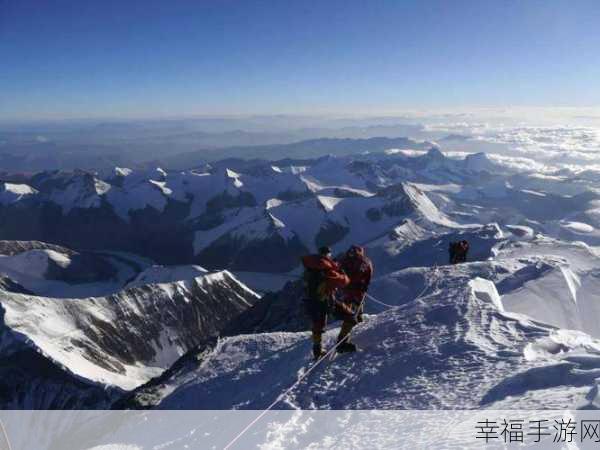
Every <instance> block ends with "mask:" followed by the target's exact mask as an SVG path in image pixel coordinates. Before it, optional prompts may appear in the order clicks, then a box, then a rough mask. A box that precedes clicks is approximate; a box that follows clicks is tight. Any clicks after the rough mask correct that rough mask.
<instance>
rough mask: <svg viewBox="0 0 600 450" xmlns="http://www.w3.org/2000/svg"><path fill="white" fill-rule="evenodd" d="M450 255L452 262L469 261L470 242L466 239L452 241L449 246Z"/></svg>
mask: <svg viewBox="0 0 600 450" xmlns="http://www.w3.org/2000/svg"><path fill="white" fill-rule="evenodd" d="M448 253H449V256H450V264H460V263H464V262H467V254H468V253H469V243H468V242H467V241H465V240H462V241H458V242H450V246H449V247H448Z"/></svg>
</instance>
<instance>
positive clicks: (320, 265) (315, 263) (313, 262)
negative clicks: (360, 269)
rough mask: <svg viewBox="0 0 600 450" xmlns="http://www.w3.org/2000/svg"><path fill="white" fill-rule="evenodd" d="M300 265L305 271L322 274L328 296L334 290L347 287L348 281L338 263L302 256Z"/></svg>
mask: <svg viewBox="0 0 600 450" xmlns="http://www.w3.org/2000/svg"><path fill="white" fill-rule="evenodd" d="M302 264H303V265H304V267H306V268H307V269H310V270H318V271H320V272H321V273H322V276H323V281H324V283H325V289H326V291H327V294H328V295H333V293H334V292H335V290H336V289H338V288H342V287H344V286H347V285H348V284H349V283H350V279H349V278H348V277H347V276H346V274H345V273H344V272H342V270H341V269H340V266H339V265H338V263H336V262H335V261H334V260H333V259H331V258H328V257H326V256H321V255H308V256H303V257H302Z"/></svg>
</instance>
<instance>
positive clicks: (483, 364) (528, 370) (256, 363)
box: [126, 259, 600, 409]
mask: <svg viewBox="0 0 600 450" xmlns="http://www.w3.org/2000/svg"><path fill="white" fill-rule="evenodd" d="M522 266H527V264H524V263H522V262H519V261H518V260H510V259H508V260H506V261H502V262H481V263H471V264H465V265H461V266H444V267H438V268H434V269H417V268H412V269H406V270H403V271H400V272H396V273H393V274H390V275H388V276H386V277H384V278H385V279H379V280H377V281H376V282H375V283H374V286H373V293H374V294H375V295H376V296H377V297H378V298H379V299H381V300H383V301H385V302H388V303H390V304H392V305H394V304H396V305H399V306H396V307H394V308H391V309H388V310H386V311H382V312H380V313H379V314H377V315H369V316H368V317H367V320H366V321H365V322H364V323H363V324H361V325H359V326H358V327H357V329H356V330H355V333H354V341H355V342H356V344H357V345H358V346H359V347H360V348H361V349H362V350H363V351H361V352H359V353H356V354H350V355H343V356H338V357H337V358H336V359H335V360H334V361H332V362H329V361H327V362H324V363H323V365H322V367H320V368H318V369H316V371H315V372H314V373H311V374H310V375H309V376H308V378H307V379H306V381H305V382H303V383H301V384H300V385H299V386H298V387H297V388H296V389H294V390H293V391H292V393H291V394H290V395H289V396H288V397H287V398H286V399H285V400H284V401H283V402H281V403H280V404H278V406H277V408H302V409H348V408H349V409H374V408H375V409H404V408H408V409H440V408H443V409H469V408H492V409H494V408H499V407H503V408H504V407H510V408H517V407H518V408H540V407H545V408H551V407H554V408H566V407H575V406H581V405H584V404H587V403H589V402H588V401H587V400H586V396H588V395H589V392H590V391H591V389H592V388H593V385H594V380H595V378H596V377H597V376H598V375H597V373H598V368H599V367H600V358H599V356H600V342H598V341H595V340H593V339H592V338H591V337H589V336H588V335H585V334H584V333H582V332H578V331H567V330H556V329H555V328H554V327H552V326H550V325H545V324H543V323H542V322H540V321H538V320H535V319H532V318H530V317H527V316H525V315H522V314H515V313H512V312H505V311H504V299H503V297H501V296H500V295H499V293H498V291H497V289H496V287H495V283H500V282H501V281H502V280H504V279H505V278H507V277H508V276H510V275H511V273H512V272H511V269H512V268H514V267H522ZM338 331H339V329H338V328H332V329H331V330H330V331H328V332H327V335H326V336H327V337H326V342H327V345H332V343H333V342H334V339H335V336H336V334H337V332H338ZM309 336H310V335H309V333H308V332H296V333H291V332H274V333H264V334H252V335H239V336H235V337H229V338H225V339H222V340H219V341H218V342H217V343H216V344H214V345H212V346H208V347H201V348H199V349H198V350H197V352H196V353H195V354H191V355H189V356H187V357H184V358H182V360H180V361H179V362H178V363H177V365H176V366H174V368H173V369H172V370H171V371H169V373H168V374H167V376H164V377H161V378H160V379H158V380H155V381H153V382H151V383H149V384H148V385H146V386H143V387H142V388H140V389H138V390H137V391H135V394H134V395H133V396H132V397H129V399H128V403H126V405H128V406H129V407H132V406H133V407H148V406H152V407H157V408H161V409H190V408H191V409H195V408H201V409H229V408H234V409H261V408H264V407H266V406H267V405H268V404H269V403H270V402H271V401H273V399H275V398H276V397H277V395H279V393H280V392H282V391H284V390H285V389H286V388H287V387H289V386H291V385H292V384H293V383H294V382H295V381H296V380H297V378H298V376H300V374H301V373H303V371H304V370H306V368H307V367H308V366H309V365H310V363H311V356H310V347H311V343H310V339H309ZM556 348H560V349H561V350H560V351H557V350H555V349H556ZM534 373H535V374H536V375H535V376H534V375H529V374H534ZM525 377H533V380H532V381H530V382H528V383H523V382H522V381H520V380H523V379H525ZM515 396H516V397H515Z"/></svg>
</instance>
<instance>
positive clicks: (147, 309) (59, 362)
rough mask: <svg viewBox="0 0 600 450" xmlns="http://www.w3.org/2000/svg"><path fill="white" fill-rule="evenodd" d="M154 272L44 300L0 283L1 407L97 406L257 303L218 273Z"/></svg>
mask: <svg viewBox="0 0 600 450" xmlns="http://www.w3.org/2000/svg"><path fill="white" fill-rule="evenodd" d="M25 254H26V256H29V255H30V253H27V252H26V253H25ZM154 272H155V276H154V277H151V276H150V275H148V273H147V272H146V273H145V275H144V274H143V275H142V277H141V278H138V279H137V280H136V282H134V283H133V285H132V286H135V287H129V288H127V289H125V290H122V291H120V292H118V293H116V294H113V295H110V296H105V297H88V298H48V297H42V296H37V295H33V294H31V293H28V292H26V291H24V290H22V289H19V285H18V284H17V283H12V284H10V283H2V285H1V287H2V290H1V291H0V368H1V369H0V372H1V376H0V392H2V396H1V397H0V400H1V402H0V406H1V407H2V408H11V409H20V408H26V409H55V408H60V409H62V408H69V409H70V408H75V409H81V408H101V407H106V406H107V405H109V404H110V402H111V401H113V400H114V399H115V398H116V397H117V396H118V395H120V394H121V393H122V392H123V391H127V390H130V389H133V388H135V387H136V386H138V385H140V384H142V383H144V382H146V381H148V380H149V379H151V378H152V377H154V376H157V375H159V374H160V373H161V372H162V371H164V370H165V369H167V368H169V367H170V365H171V364H172V363H173V362H175V361H176V360H177V359H178V358H179V357H180V356H181V355H183V354H184V353H186V352H187V351H188V350H189V349H191V348H194V347H195V346H196V345H198V344H199V343H200V342H201V341H203V340H205V339H207V338H209V337H210V336H213V335H216V334H218V333H219V332H220V330H221V329H222V328H223V327H225V326H226V325H227V324H228V323H229V322H230V321H231V320H232V319H234V318H235V317H236V316H237V315H238V314H240V313H241V312H242V311H244V310H245V309H247V308H249V307H251V306H252V304H253V303H254V302H255V301H256V300H257V299H258V296H257V295H256V294H255V293H254V292H252V291H251V290H250V289H248V288H247V287H246V286H244V285H243V284H242V283H240V282H239V281H238V280H237V279H236V278H235V277H234V276H233V275H231V274H230V273H229V272H227V271H222V272H214V273H202V274H200V276H198V275H199V274H198V273H196V272H194V271H192V270H186V271H183V272H182V271H181V270H173V271H171V272H170V273H167V274H166V275H165V274H156V270H155V271H154ZM181 275H186V276H189V275H193V276H191V277H190V278H188V279H183V280H181V279H180V276H181ZM143 280H147V281H156V283H153V284H143V283H142V281H143ZM174 280H179V281H174Z"/></svg>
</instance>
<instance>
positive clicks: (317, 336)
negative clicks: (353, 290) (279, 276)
mask: <svg viewBox="0 0 600 450" xmlns="http://www.w3.org/2000/svg"><path fill="white" fill-rule="evenodd" d="M302 264H303V265H304V268H305V271H304V284H305V288H306V299H305V301H306V306H307V310H308V313H309V316H310V318H311V321H312V339H313V355H314V357H315V359H319V358H321V357H322V356H324V355H325V351H323V346H322V343H321V340H322V336H323V332H324V331H325V326H326V325H327V315H328V313H330V312H332V311H333V310H334V309H335V304H336V291H337V289H339V288H342V287H345V286H347V285H348V284H349V283H350V279H349V278H348V276H346V274H344V272H342V270H341V269H340V266H339V265H338V263H336V262H335V261H334V260H333V259H332V257H331V249H330V248H329V247H321V248H320V249H319V254H317V255H308V256H304V257H303V258H302Z"/></svg>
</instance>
